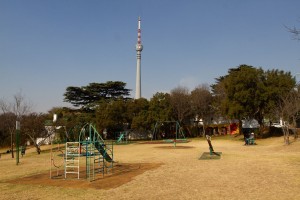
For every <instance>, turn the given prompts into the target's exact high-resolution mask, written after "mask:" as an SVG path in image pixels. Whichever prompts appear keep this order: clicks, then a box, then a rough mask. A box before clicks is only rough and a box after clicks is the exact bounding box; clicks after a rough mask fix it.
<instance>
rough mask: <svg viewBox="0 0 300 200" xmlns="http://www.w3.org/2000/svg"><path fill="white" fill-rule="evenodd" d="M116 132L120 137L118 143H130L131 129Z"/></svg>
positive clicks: (117, 136)
mask: <svg viewBox="0 0 300 200" xmlns="http://www.w3.org/2000/svg"><path fill="white" fill-rule="evenodd" d="M116 134H117V135H116V138H118V139H117V140H116V144H128V142H129V141H128V135H129V131H122V132H117V133H116Z"/></svg>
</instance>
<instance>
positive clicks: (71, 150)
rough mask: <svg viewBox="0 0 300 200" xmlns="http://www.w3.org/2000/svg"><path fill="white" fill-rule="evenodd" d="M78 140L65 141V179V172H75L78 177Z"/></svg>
mask: <svg viewBox="0 0 300 200" xmlns="http://www.w3.org/2000/svg"><path fill="white" fill-rule="evenodd" d="M79 149H80V144H79V142H67V143H66V151H65V159H64V161H65V179H66V178H67V174H77V178H78V179H79V158H80V157H79V156H80V155H79Z"/></svg>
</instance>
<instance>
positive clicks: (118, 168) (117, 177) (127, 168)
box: [7, 163, 162, 190]
mask: <svg viewBox="0 0 300 200" xmlns="http://www.w3.org/2000/svg"><path fill="white" fill-rule="evenodd" d="M161 165H162V164H160V163H134V164H130V163H119V164H116V165H115V166H114V168H113V172H112V173H109V174H105V175H104V176H102V175H99V174H98V175H97V176H96V178H95V180H94V181H91V182H90V181H88V180H87V179H86V178H85V177H86V173H85V171H84V170H83V169H82V170H81V171H80V179H76V177H75V176H71V178H69V177H70V176H68V177H67V179H64V176H63V171H62V170H61V171H59V172H58V174H59V176H55V177H52V179H50V176H49V173H43V174H36V175H33V176H28V177H24V178H18V179H14V180H10V181H7V183H13V184H28V185H45V186H57V187H64V188H81V189H82V188H90V189H104V190H108V189H112V188H117V187H119V186H121V185H123V184H125V183H128V182H130V181H131V180H132V179H133V178H134V177H135V176H137V175H140V174H142V173H144V172H145V171H148V170H153V169H156V168H158V167H159V166H161ZM52 174H55V175H56V172H55V173H52ZM76 176H77V175H76Z"/></svg>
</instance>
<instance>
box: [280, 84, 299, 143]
mask: <svg viewBox="0 0 300 200" xmlns="http://www.w3.org/2000/svg"><path fill="white" fill-rule="evenodd" d="M298 88H299V87H298ZM298 88H295V90H293V91H291V92H290V93H288V94H287V95H286V96H282V97H281V101H280V103H279V106H278V109H279V113H280V117H281V119H282V120H283V121H284V122H285V123H283V126H282V131H283V135H284V143H285V144H287V145H288V144H290V140H289V136H290V135H289V133H290V130H293V129H294V128H295V127H296V120H297V119H298V118H299V113H300V91H299V90H298ZM294 136H295V138H296V133H295V135H294Z"/></svg>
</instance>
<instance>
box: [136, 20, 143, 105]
mask: <svg viewBox="0 0 300 200" xmlns="http://www.w3.org/2000/svg"><path fill="white" fill-rule="evenodd" d="M135 50H136V85H135V99H139V98H141V57H142V50H143V45H142V39H141V17H139V18H138V38H137V44H136V45H135Z"/></svg>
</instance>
